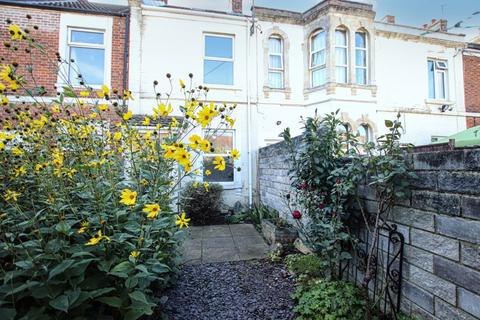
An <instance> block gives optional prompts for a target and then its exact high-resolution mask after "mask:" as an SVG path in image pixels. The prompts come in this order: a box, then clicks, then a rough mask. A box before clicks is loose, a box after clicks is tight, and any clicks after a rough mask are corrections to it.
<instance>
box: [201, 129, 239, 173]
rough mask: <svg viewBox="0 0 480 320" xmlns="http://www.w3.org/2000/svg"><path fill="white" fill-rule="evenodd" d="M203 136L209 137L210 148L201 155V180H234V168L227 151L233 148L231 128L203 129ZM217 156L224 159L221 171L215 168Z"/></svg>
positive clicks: (233, 137) (233, 140) (233, 133)
mask: <svg viewBox="0 0 480 320" xmlns="http://www.w3.org/2000/svg"><path fill="white" fill-rule="evenodd" d="M205 136H206V137H208V138H209V141H210V143H211V144H212V150H211V152H208V153H206V154H205V155H204V156H203V181H207V182H234V180H235V179H234V178H235V177H234V176H235V168H234V163H233V159H232V158H231V157H230V156H229V152H230V151H232V150H233V149H235V132H234V131H233V130H227V131H223V130H221V131H217V132H211V131H205ZM218 157H221V158H223V159H224V160H225V170H223V171H221V170H218V169H215V166H216V158H217V159H218Z"/></svg>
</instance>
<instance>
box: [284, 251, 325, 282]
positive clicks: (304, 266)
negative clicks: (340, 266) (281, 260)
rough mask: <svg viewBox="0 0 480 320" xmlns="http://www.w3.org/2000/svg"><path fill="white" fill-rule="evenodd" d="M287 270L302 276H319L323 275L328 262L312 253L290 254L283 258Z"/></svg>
mask: <svg viewBox="0 0 480 320" xmlns="http://www.w3.org/2000/svg"><path fill="white" fill-rule="evenodd" d="M285 264H286V265H287V268H288V271H290V272H292V273H294V274H296V275H298V276H303V277H308V278H319V277H323V276H324V275H325V271H326V269H327V268H328V263H326V262H325V261H324V260H322V259H321V258H320V257H318V256H317V255H314V254H306V255H305V254H291V255H288V256H287V257H286V258H285Z"/></svg>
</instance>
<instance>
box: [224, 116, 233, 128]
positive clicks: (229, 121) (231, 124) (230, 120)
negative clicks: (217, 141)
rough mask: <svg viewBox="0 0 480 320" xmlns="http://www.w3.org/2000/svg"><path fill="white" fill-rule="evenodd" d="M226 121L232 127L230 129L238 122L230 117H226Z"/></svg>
mask: <svg viewBox="0 0 480 320" xmlns="http://www.w3.org/2000/svg"><path fill="white" fill-rule="evenodd" d="M225 121H227V122H228V124H229V125H230V127H231V128H233V126H234V125H235V121H236V120H235V119H233V118H231V117H229V116H226V117H225Z"/></svg>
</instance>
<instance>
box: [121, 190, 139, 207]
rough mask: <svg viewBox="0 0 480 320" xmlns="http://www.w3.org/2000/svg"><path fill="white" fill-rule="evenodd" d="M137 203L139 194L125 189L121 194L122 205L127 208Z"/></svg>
mask: <svg viewBox="0 0 480 320" xmlns="http://www.w3.org/2000/svg"><path fill="white" fill-rule="evenodd" d="M136 201H137V192H136V191H132V190H130V189H123V190H122V193H121V194H120V203H121V204H124V205H126V206H134V205H135V202H136Z"/></svg>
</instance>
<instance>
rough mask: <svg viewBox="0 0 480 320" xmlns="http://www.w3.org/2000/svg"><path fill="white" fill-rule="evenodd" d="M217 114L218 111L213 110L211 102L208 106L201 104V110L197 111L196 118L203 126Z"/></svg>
mask: <svg viewBox="0 0 480 320" xmlns="http://www.w3.org/2000/svg"><path fill="white" fill-rule="evenodd" d="M217 115H218V111H217V110H215V107H214V106H213V104H212V103H211V104H210V105H209V106H203V108H202V110H200V111H199V112H198V115H197V117H196V120H197V122H199V123H200V124H201V125H202V127H203V128H205V127H206V126H208V125H209V124H210V122H212V120H213V118H215V117H216V116H217Z"/></svg>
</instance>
